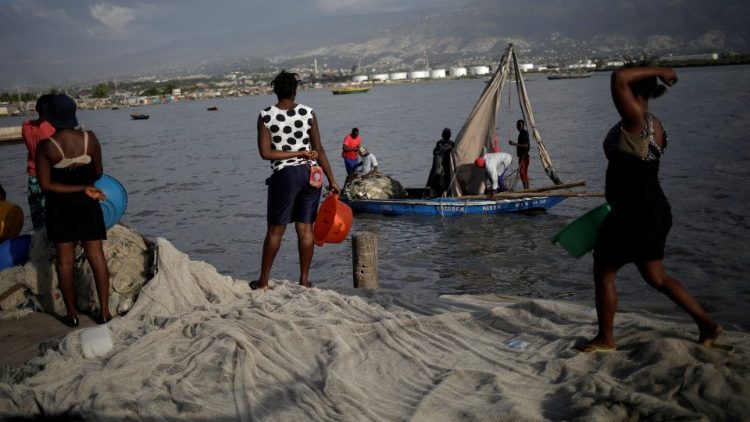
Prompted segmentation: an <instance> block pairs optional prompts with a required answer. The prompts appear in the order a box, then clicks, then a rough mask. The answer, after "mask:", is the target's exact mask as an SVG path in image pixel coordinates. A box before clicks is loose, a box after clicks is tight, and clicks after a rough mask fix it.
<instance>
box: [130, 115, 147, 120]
mask: <svg viewBox="0 0 750 422" xmlns="http://www.w3.org/2000/svg"><path fill="white" fill-rule="evenodd" d="M149 117H151V116H149V115H148V114H131V115H130V118H131V119H133V120H146V119H148V118H149Z"/></svg>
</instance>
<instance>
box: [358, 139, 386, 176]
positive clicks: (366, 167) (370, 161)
mask: <svg viewBox="0 0 750 422" xmlns="http://www.w3.org/2000/svg"><path fill="white" fill-rule="evenodd" d="M359 156H360V157H361V158H362V161H360V162H359V164H358V165H357V177H362V178H365V179H366V178H368V177H372V176H378V175H380V174H381V173H380V172H379V171H378V159H377V158H376V157H375V155H374V154H373V153H371V152H370V151H369V150H368V149H367V148H365V147H364V146H361V147H359Z"/></svg>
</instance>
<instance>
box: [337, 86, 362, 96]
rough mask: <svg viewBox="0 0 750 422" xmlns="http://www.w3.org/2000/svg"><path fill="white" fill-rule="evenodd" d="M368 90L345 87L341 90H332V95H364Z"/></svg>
mask: <svg viewBox="0 0 750 422" xmlns="http://www.w3.org/2000/svg"><path fill="white" fill-rule="evenodd" d="M369 90H370V88H358V87H355V86H347V87H345V88H341V89H334V90H333V95H346V94H365V93H367V91H369Z"/></svg>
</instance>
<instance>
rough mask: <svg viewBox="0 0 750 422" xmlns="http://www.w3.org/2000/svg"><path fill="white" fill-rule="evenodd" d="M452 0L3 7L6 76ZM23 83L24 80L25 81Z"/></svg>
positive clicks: (38, 0)
mask: <svg viewBox="0 0 750 422" xmlns="http://www.w3.org/2000/svg"><path fill="white" fill-rule="evenodd" d="M446 3H450V1H449V0H296V1H288V0H287V1H273V0H160V1H136V0H110V1H101V0H66V1H60V0H0V39H2V42H1V43H0V56H1V57H2V58H3V59H2V63H3V64H2V66H3V67H6V66H8V67H10V69H8V68H6V69H4V72H3V74H5V75H8V74H11V75H12V74H14V73H16V74H17V73H24V72H28V71H29V70H28V69H29V67H34V66H55V64H65V63H70V62H71V61H77V60H78V61H80V60H83V61H88V60H91V59H93V57H96V58H97V59H99V60H106V59H108V58H110V57H116V56H122V55H124V54H128V53H133V52H137V51H140V50H143V49H144V48H148V47H153V46H157V45H163V44H168V43H170V42H172V41H175V40H185V39H190V38H191V37H196V36H204V35H211V34H216V33H231V32H235V31H242V30H246V29H248V28H253V29H259V28H260V29H262V28H268V29H269V31H270V30H271V29H272V28H273V27H274V25H276V24H279V23H281V22H285V23H292V22H304V21H307V20H310V19H311V18H316V17H321V16H335V15H356V14H360V13H371V12H377V11H398V10H399V9H406V8H412V7H414V6H415V5H418V4H446ZM20 79H23V78H20Z"/></svg>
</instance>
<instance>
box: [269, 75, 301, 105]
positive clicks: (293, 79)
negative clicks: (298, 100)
mask: <svg viewBox="0 0 750 422" xmlns="http://www.w3.org/2000/svg"><path fill="white" fill-rule="evenodd" d="M297 77H298V75H297V74H296V73H291V72H287V71H286V70H282V71H281V73H279V74H278V75H276V77H275V78H274V79H273V81H271V86H273V92H274V93H276V96H277V97H278V98H279V99H282V98H292V97H293V96H294V95H295V94H296V93H297V83H298V80H297Z"/></svg>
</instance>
